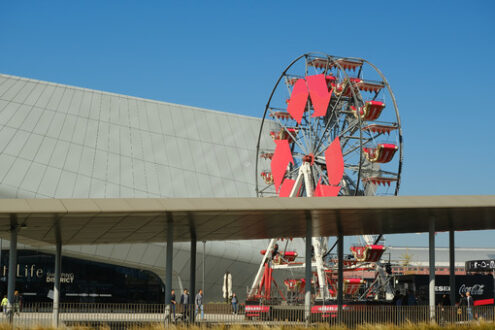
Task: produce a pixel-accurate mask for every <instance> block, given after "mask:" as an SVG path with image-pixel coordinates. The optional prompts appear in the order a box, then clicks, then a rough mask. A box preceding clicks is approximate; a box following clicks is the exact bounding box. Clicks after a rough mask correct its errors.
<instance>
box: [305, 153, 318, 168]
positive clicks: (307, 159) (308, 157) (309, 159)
mask: <svg viewBox="0 0 495 330" xmlns="http://www.w3.org/2000/svg"><path fill="white" fill-rule="evenodd" d="M303 162H305V163H309V164H310V165H313V164H314V163H315V155H313V153H310V154H309V155H305V156H303Z"/></svg>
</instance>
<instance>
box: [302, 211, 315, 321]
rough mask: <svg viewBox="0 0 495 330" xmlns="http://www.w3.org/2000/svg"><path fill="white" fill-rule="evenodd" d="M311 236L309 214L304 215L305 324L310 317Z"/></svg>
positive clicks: (311, 229) (311, 228)
mask: <svg viewBox="0 0 495 330" xmlns="http://www.w3.org/2000/svg"><path fill="white" fill-rule="evenodd" d="M312 237H313V227H312V223H311V215H308V216H307V217H306V251H305V268H306V273H305V276H304V278H305V280H306V285H305V287H304V291H305V292H304V318H305V320H306V325H308V324H309V322H310V319H311V279H312V278H313V272H312V271H311V259H312V258H311V251H312V249H311V247H312V245H311V242H312Z"/></svg>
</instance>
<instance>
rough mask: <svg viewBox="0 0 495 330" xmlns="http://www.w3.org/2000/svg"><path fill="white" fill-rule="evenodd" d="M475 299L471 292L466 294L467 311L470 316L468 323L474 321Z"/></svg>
mask: <svg viewBox="0 0 495 330" xmlns="http://www.w3.org/2000/svg"><path fill="white" fill-rule="evenodd" d="M473 303H474V301H473V297H472V296H471V292H469V291H468V292H466V306H467V308H466V310H467V315H468V321H472V320H473Z"/></svg>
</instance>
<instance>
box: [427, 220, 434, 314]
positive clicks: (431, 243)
mask: <svg viewBox="0 0 495 330" xmlns="http://www.w3.org/2000/svg"><path fill="white" fill-rule="evenodd" d="M429 225H430V228H429V229H430V230H429V245H428V249H429V252H430V258H429V260H430V288H429V305H430V321H435V219H433V218H430V224H429Z"/></svg>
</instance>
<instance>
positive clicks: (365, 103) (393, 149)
mask: <svg viewBox="0 0 495 330" xmlns="http://www.w3.org/2000/svg"><path fill="white" fill-rule="evenodd" d="M267 137H271V138H267ZM401 168H402V130H401V124H400V117H399V110H398V108H397V104H396V101H395V98H394V95H393V93H392V90H391V88H390V86H389V84H388V82H387V80H386V78H385V76H384V75H383V74H382V73H381V71H380V70H379V69H378V68H377V67H376V66H374V65H373V64H371V63H370V62H368V61H367V60H364V59H360V58H350V57H339V56H333V55H326V54H319V53H308V54H304V55H302V56H300V57H298V58H297V59H295V60H294V61H293V62H292V63H290V65H289V66H288V67H287V68H286V69H285V70H284V71H283V72H282V74H281V75H280V77H279V79H278V80H277V83H276V84H275V87H274V88H273V90H272V93H271V95H270V98H269V100H268V103H267V105H266V108H265V112H264V114H263V121H262V123H261V127H260V131H259V136H258V143H257V147H256V193H257V195H258V197H262V196H265V197H269V196H280V197H302V196H307V197H312V196H327V197H329V196H370V195H397V193H398V191H399V187H400V178H401Z"/></svg>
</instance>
